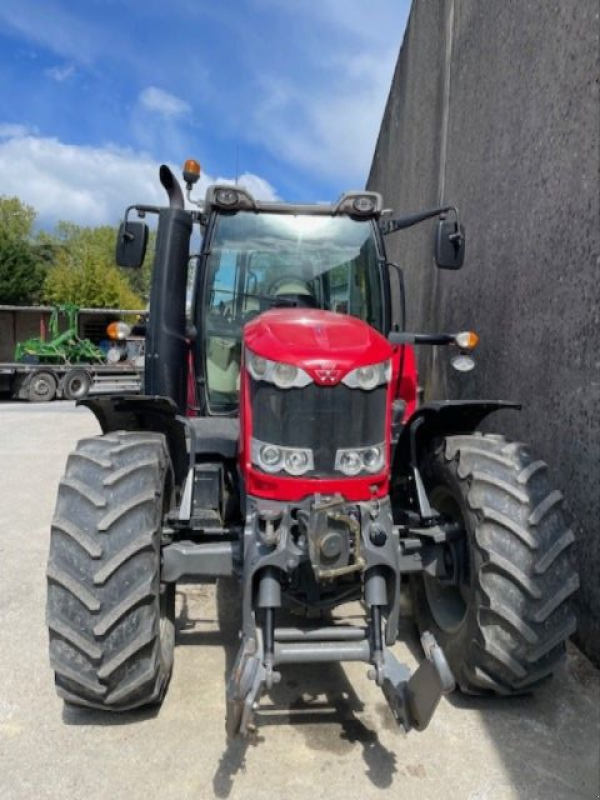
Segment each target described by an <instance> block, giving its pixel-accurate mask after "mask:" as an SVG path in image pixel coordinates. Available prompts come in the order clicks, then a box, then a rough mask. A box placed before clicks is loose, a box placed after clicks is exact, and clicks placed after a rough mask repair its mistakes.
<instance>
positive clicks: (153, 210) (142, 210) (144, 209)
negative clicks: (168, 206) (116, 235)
mask: <svg viewBox="0 0 600 800" xmlns="http://www.w3.org/2000/svg"><path fill="white" fill-rule="evenodd" d="M134 210H135V211H137V214H138V217H139V218H140V219H143V218H144V217H145V216H146V214H158V213H159V212H160V207H159V206H141V205H135V206H127V208H126V209H125V216H124V217H123V223H124V225H123V235H122V236H121V241H123V242H125V241H128V242H130V241H131V240H132V239H133V238H134V236H133V233H129V232H128V230H127V223H128V222H129V215H130V213H131V212H132V211H134Z"/></svg>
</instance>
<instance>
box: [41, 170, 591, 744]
mask: <svg viewBox="0 0 600 800" xmlns="http://www.w3.org/2000/svg"><path fill="white" fill-rule="evenodd" d="M198 174H199V167H198V165H197V164H196V162H186V166H185V168H184V178H185V181H186V183H187V194H188V198H189V199H190V200H191V191H192V186H193V184H194V182H195V181H196V180H197V178H198ZM160 176H161V181H162V184H163V186H164V187H165V189H166V191H167V194H168V196H169V205H168V207H165V208H159V207H154V206H144V205H136V206H132V207H130V208H129V209H128V210H127V213H126V215H125V221H124V223H123V224H122V226H121V229H120V232H119V239H118V243H117V258H118V261H119V263H120V264H121V265H125V266H131V267H136V266H139V265H140V264H141V263H142V260H143V257H144V253H145V248H146V241H147V228H146V226H145V224H144V223H143V222H139V221H130V220H129V215H130V213H131V212H132V211H133V210H135V211H137V213H138V214H139V215H140V216H143V215H145V214H148V213H153V214H157V215H158V236H157V245H156V257H155V267H154V273H153V284H152V293H151V298H150V313H149V319H148V325H147V331H146V356H145V359H146V361H145V378H144V381H145V390H144V393H143V394H142V396H136V397H131V396H111V397H102V398H98V399H93V400H89V399H88V400H84V401H83V404H84V405H86V406H88V407H89V408H90V409H91V410H92V411H93V412H94V414H95V415H96V417H97V418H98V420H99V422H100V425H101V428H102V431H103V434H102V435H101V436H97V437H93V438H90V439H84V440H83V441H81V442H79V444H78V446H77V449H76V450H75V451H74V452H73V453H72V454H71V455H70V457H69V460H68V462H67V467H66V472H65V475H64V477H63V479H62V480H61V483H60V487H59V492H58V500H57V506H56V514H55V516H54V519H53V522H52V535H51V545H50V557H49V564H48V626H49V630H50V660H51V664H52V667H53V669H54V672H55V678H56V686H57V690H58V693H59V694H60V695H61V696H62V697H63V698H64V700H65V701H66V702H67V703H72V704H75V705H80V706H89V707H92V708H100V709H105V710H108V711H123V710H125V709H131V708H135V707H138V706H142V705H146V704H152V703H159V702H160V701H161V700H162V698H163V697H164V695H165V692H166V689H167V685H168V682H169V678H170V675H171V670H172V666H173V654H174V642H175V632H174V631H175V619H174V615H175V608H174V606H175V585H176V583H177V581H179V580H181V579H183V578H185V579H187V580H196V581H198V582H205V583H213V582H215V580H216V582H217V598H218V601H219V603H220V613H219V617H220V623H221V625H222V628H223V631H225V629H227V628H228V627H229V628H230V627H231V626H232V625H233V626H234V627H235V630H236V632H239V637H240V641H239V652H238V655H237V659H236V661H235V665H234V667H233V670H232V672H231V675H230V678H229V680H228V684H227V722H226V727H227V731H228V733H229V735H231V736H234V735H237V734H246V733H248V731H250V730H252V729H253V727H254V724H255V722H254V717H255V714H256V712H257V711H258V710H259V708H260V697H261V694H262V693H263V692H265V691H266V692H268V691H269V690H270V689H271V688H272V687H273V685H274V684H276V683H277V682H278V681H279V679H280V674H281V670H284V669H285V665H286V664H291V663H296V664H297V663H307V664H316V663H321V662H344V661H362V662H365V663H366V664H368V665H370V669H369V672H368V675H369V677H370V678H371V679H372V680H374V681H375V682H376V683H377V684H378V685H379V686H380V687H381V689H382V691H383V693H384V695H385V698H386V700H387V703H388V705H389V707H390V710H391V713H392V714H393V716H394V718H395V719H396V720H397V722H398V723H399V724H400V725H402V726H403V727H404V728H405V729H407V730H408V729H410V728H416V729H418V730H422V729H423V728H425V727H426V726H427V724H428V723H429V721H430V719H431V716H432V714H433V712H434V710H435V707H436V705H437V703H438V701H439V699H440V697H441V696H442V695H443V694H445V693H447V692H450V691H452V690H453V689H454V687H455V684H458V686H459V687H460V689H461V690H462V691H464V692H468V693H471V694H479V693H490V692H491V693H496V694H502V695H511V694H516V693H522V692H528V691H530V690H531V689H533V688H534V687H535V686H536V685H537V684H539V682H540V681H542V680H543V679H544V678H546V677H548V676H549V675H550V674H551V673H552V672H553V671H554V670H555V669H556V666H557V664H558V663H559V661H560V659H561V658H562V656H563V654H564V651H565V641H566V640H567V638H568V637H569V636H570V635H571V634H572V633H573V632H574V630H575V626H576V619H575V614H574V611H573V604H572V594H573V592H574V591H575V590H576V589H577V586H578V578H577V575H576V572H575V571H574V567H573V560H572V549H573V548H572V544H573V534H572V532H571V530H570V528H569V526H568V524H567V521H566V516H565V511H564V509H563V498H562V495H561V493H560V492H558V491H556V490H555V489H554V488H553V487H552V486H551V484H550V482H549V478H548V474H547V468H546V465H545V464H544V463H543V462H542V461H539V460H537V459H536V458H535V457H534V456H533V455H532V454H531V453H530V451H529V448H528V447H526V446H525V445H523V444H517V443H512V442H510V441H508V440H507V439H505V438H504V437H502V436H498V435H490V434H482V433H480V432H478V430H477V429H478V427H479V426H480V424H481V423H482V422H483V420H484V419H485V418H486V417H488V416H489V415H490V414H491V413H493V412H495V411H497V410H499V409H507V408H509V409H518V408H519V406H517V405H516V404H514V403H507V402H495V401H494V402H490V401H468V402H465V401H444V402H434V403H427V404H424V405H419V404H418V403H417V375H416V369H415V357H414V349H413V345H426V346H448V347H449V348H451V349H452V350H453V352H454V361H455V366H456V367H457V368H459V369H467V368H469V367H471V366H472V359H471V355H470V353H471V350H472V349H473V347H474V345H475V344H476V336H475V335H474V334H471V333H469V332H463V333H459V334H415V333H407V332H405V331H404V330H403V316H404V315H403V306H404V298H403V283H402V273H401V270H400V268H399V267H397V266H395V265H393V264H391V263H389V262H388V260H387V258H386V254H385V247H384V237H385V236H386V235H389V234H391V233H393V232H394V231H397V230H400V229H402V228H406V227H408V226H410V225H414V224H416V223H419V222H422V221H423V220H425V219H430V218H433V217H438V216H439V217H440V219H439V220H438V221H437V223H436V229H435V255H436V262H437V265H438V267H441V268H446V269H457V268H459V267H460V266H461V265H462V261H463V257H464V246H465V238H464V230H463V228H462V226H461V225H460V224H459V221H458V212H457V211H456V209H454V208H452V207H445V208H438V209H433V210H431V211H427V212H424V213H422V214H417V215H415V216H412V217H405V218H402V219H395V220H392V219H388V218H386V217H385V216H384V212H383V210H382V200H381V197H380V196H379V195H378V194H376V193H374V192H368V191H362V192H350V193H346V194H344V195H342V197H341V198H340V200H339V201H338V202H337V203H336V204H334V205H287V204H284V203H279V202H274V203H265V202H260V201H258V200H255V199H254V198H253V197H252V196H251V195H250V194H249V193H248V192H247V191H246V190H245V189H243V188H241V187H240V186H224V185H216V186H212V187H210V188H209V190H208V191H207V194H206V198H205V200H204V201H203V202H202V203H196V205H197V207H198V210H193V211H189V210H186V209H185V208H184V198H183V193H182V191H181V188H180V186H179V183H178V182H177V180H176V179H175V178H174V176H173V174H172V173H171V171H170V170H169V169H168V168H166V167H162V168H161V173H160ZM192 202H194V201H192ZM194 225H198V226H199V227H200V229H201V231H202V233H203V238H202V246H201V249H200V252H199V253H197V254H195V255H194V256H192V257H191V256H190V238H191V234H192V230H193V227H194ZM192 258H193V259H195V262H196V268H195V270H194V271H193V281H192V283H193V293H192V298H191V309H187V308H186V297H187V295H188V286H189V284H190V275H189V272H190V270H189V269H188V268H189V265H190V261H191V259H192ZM405 590H408V591H410V593H411V595H412V603H413V608H414V612H415V616H416V621H417V624H418V627H419V630H420V633H421V642H422V645H423V650H424V659H423V660H422V662H421V664H420V666H419V667H418V669H417V670H416V672H414V674H412V676H411V674H410V672H409V670H408V668H407V667H405V666H404V665H402V664H401V663H399V662H398V661H397V659H396V658H395V656H394V655H393V653H392V650H391V648H392V646H393V645H394V642H395V641H396V638H397V635H398V623H399V616H400V598H401V593H402V592H403V591H405ZM352 601H360V602H361V603H362V607H363V608H364V624H362V625H351V624H348V621H347V619H346V620H345V619H344V618H343V616H340V609H341V607H343V605H344V604H345V603H348V602H352ZM342 610H343V609H342ZM334 611H335V612H336V613H335V614H334V613H333V612H334Z"/></svg>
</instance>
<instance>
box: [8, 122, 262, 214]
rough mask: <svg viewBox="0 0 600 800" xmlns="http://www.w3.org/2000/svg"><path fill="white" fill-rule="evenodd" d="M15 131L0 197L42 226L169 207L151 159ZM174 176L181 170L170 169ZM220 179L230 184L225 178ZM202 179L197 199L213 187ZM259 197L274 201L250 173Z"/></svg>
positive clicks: (248, 181) (244, 177)
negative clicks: (30, 212) (141, 207)
mask: <svg viewBox="0 0 600 800" xmlns="http://www.w3.org/2000/svg"><path fill="white" fill-rule="evenodd" d="M9 128H12V135H11V133H5V138H4V140H0V176H1V177H0V194H2V195H8V196H13V195H14V196H16V197H19V198H20V199H21V200H22V201H23V202H25V203H27V204H29V205H31V206H33V207H34V208H35V210H36V211H37V212H38V215H39V221H40V223H41V224H42V225H43V226H44V227H48V226H51V225H53V224H54V223H56V222H57V221H58V220H69V221H71V222H75V223H78V224H80V225H104V224H110V225H112V224H115V223H116V222H118V220H119V219H120V218H121V217H122V215H123V212H124V210H125V207H126V206H127V205H130V204H132V203H148V204H150V205H152V204H156V205H165V204H166V195H165V192H164V190H163V188H162V187H161V185H160V183H159V180H158V168H159V163H158V162H156V161H155V160H154V159H153V158H151V157H150V156H149V155H147V154H144V153H139V152H135V151H133V150H130V149H123V148H118V147H115V146H106V147H85V146H78V145H71V144H65V143H63V142H61V141H59V140H58V139H51V138H43V137H39V136H33V135H30V134H27V132H26V130H18V129H19V126H7V125H4V126H3V125H0V132H1V131H2V130H4V131H7V130H8V129H9ZM171 169H173V171H174V172H175V174H176V175H178V174H179V168H178V167H176V166H171ZM219 180H224V181H227V180H229V181H231V179H227V178H223V179H221V178H220V179H219ZM213 182H214V181H213V179H212V178H211V177H210V176H209V175H203V176H202V178H201V180H200V182H199V184H198V186H197V188H196V190H195V192H194V195H195V196H196V197H202V196H203V194H204V192H205V191H206V187H207V186H208V185H209V184H211V183H213ZM240 183H243V184H244V185H245V186H247V187H248V189H249V190H250V191H251V192H252V193H254V194H255V196H256V197H257V198H260V199H263V200H272V199H275V198H276V196H277V195H276V192H275V190H274V189H273V187H272V186H271V185H270V184H269V183H268V182H267V181H265V180H264V179H263V178H260V177H259V176H257V175H253V174H252V173H246V174H244V175H242V176H241V178H240Z"/></svg>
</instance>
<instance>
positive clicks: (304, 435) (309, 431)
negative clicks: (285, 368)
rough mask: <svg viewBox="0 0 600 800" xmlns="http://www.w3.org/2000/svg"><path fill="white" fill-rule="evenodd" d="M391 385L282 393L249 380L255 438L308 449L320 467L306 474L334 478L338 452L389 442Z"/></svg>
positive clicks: (308, 388) (311, 388)
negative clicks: (387, 412) (388, 393)
mask: <svg viewBox="0 0 600 800" xmlns="http://www.w3.org/2000/svg"><path fill="white" fill-rule="evenodd" d="M386 389H387V387H386V386H378V387H377V388H376V389H373V390H372V391H370V392H366V391H363V390H362V389H350V388H349V387H348V386H345V385H344V384H343V383H340V384H338V385H337V386H318V385H317V384H315V383H311V384H309V385H308V386H305V387H304V388H302V389H278V388H277V387H276V386H273V385H272V384H270V383H265V382H263V381H254V380H252V379H250V396H251V402H252V436H253V437H254V438H255V439H259V440H260V441H262V442H269V443H270V444H278V445H281V446H282V447H309V448H310V449H311V450H312V451H313V455H314V461H315V469H314V471H313V472H310V473H306V475H313V476H315V477H317V476H318V477H324V476H334V475H337V477H340V473H336V472H335V471H334V464H335V454H336V451H337V450H339V449H342V448H347V447H366V446H368V445H372V444H379V443H380V442H383V441H384V440H385V402H386Z"/></svg>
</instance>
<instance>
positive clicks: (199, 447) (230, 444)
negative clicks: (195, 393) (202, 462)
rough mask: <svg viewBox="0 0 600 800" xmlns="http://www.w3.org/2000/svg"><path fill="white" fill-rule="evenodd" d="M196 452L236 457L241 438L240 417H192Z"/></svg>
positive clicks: (190, 421)
mask: <svg viewBox="0 0 600 800" xmlns="http://www.w3.org/2000/svg"><path fill="white" fill-rule="evenodd" d="M188 422H189V424H190V426H191V429H192V431H193V433H194V436H195V439H196V453H201V454H207V453H215V454H217V455H220V456H223V458H235V456H236V454H237V448H238V441H239V438H240V420H239V417H190V418H189V419H188Z"/></svg>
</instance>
